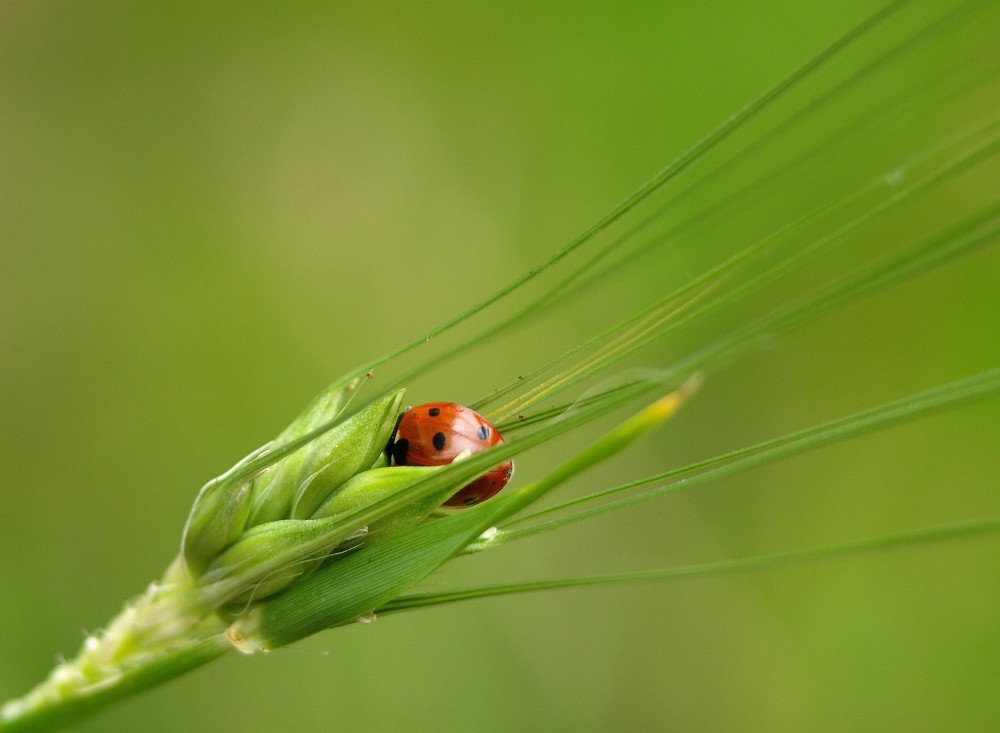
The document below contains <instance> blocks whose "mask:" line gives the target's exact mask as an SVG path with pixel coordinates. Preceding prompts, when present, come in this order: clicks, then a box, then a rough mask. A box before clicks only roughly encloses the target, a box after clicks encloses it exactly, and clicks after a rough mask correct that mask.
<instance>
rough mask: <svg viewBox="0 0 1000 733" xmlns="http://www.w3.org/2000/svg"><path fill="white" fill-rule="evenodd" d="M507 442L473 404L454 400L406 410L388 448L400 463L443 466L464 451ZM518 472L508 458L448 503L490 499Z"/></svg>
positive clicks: (474, 451)
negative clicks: (456, 402) (460, 403)
mask: <svg viewBox="0 0 1000 733" xmlns="http://www.w3.org/2000/svg"><path fill="white" fill-rule="evenodd" d="M500 443H503V438H502V437H500V433H498V432H497V429H496V428H495V427H493V426H492V425H490V423H489V421H487V420H486V418H484V417H483V416H482V415H480V414H479V413H478V412H476V411H475V410H473V409H472V408H470V407H464V406H463V405H456V404H455V403H454V402H428V403H427V404H425V405H417V406H416V407H411V408H409V409H407V410H406V412H404V413H403V414H402V416H401V417H400V418H399V422H398V423H397V424H396V432H395V434H394V435H393V437H392V438H391V439H390V440H389V445H388V447H387V450H388V452H389V454H390V456H391V458H392V462H393V463H394V464H395V465H397V466H443V465H446V464H448V463H451V462H452V461H454V460H455V458H457V457H458V455H459V454H460V453H463V452H465V451H469V452H471V453H478V452H479V451H481V450H486V449H487V448H490V447H492V446H494V445H499V444H500ZM513 472H514V463H513V462H512V461H510V460H507V461H504V462H503V463H501V464H500V465H499V466H496V467H495V468H492V469H490V470H489V471H488V472H487V473H485V474H483V475H482V476H480V477H479V478H477V479H476V480H475V481H473V482H472V483H470V484H469V485H468V486H466V487H465V488H463V489H461V490H460V491H459V492H458V493H456V494H455V495H454V496H452V497H451V498H450V499H448V501H446V502H445V503H444V506H446V507H466V506H472V505H473V504H478V503H480V502H482V501H486V500H487V499H489V498H490V497H491V496H493V495H495V494H496V493H497V492H498V491H500V489H502V488H503V487H504V486H505V485H506V484H507V482H508V481H509V480H510V477H511V474H512V473H513Z"/></svg>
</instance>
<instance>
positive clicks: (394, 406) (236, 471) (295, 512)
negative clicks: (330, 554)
mask: <svg viewBox="0 0 1000 733" xmlns="http://www.w3.org/2000/svg"><path fill="white" fill-rule="evenodd" d="M356 386H357V384H356V380H355V381H352V382H349V383H348V384H347V385H346V386H339V384H338V385H334V387H331V388H330V389H329V390H327V391H326V392H325V393H323V395H321V396H320V398H319V399H317V400H316V401H314V402H313V404H312V405H310V407H309V408H308V409H307V410H306V411H305V412H303V413H302V414H301V415H300V416H299V417H298V418H297V419H296V420H295V421H294V422H293V423H292V424H291V425H289V426H288V428H286V429H285V431H284V432H283V433H282V434H281V435H280V436H278V438H277V439H276V440H275V441H274V442H273V443H269V444H268V445H266V446H264V447H263V448H261V449H259V450H257V451H255V452H254V453H251V454H250V455H249V456H247V457H246V458H244V459H243V460H242V461H240V462H239V463H237V464H236V465H235V466H234V467H233V468H232V469H230V470H229V471H228V472H226V473H225V474H223V475H222V476H220V477H219V478H216V479H213V480H212V481H210V482H209V483H208V484H206V485H205V487H204V488H203V489H202V490H201V492H200V493H199V495H198V498H197V500H196V501H195V504H194V507H193V508H192V509H191V515H190V517H189V518H188V523H187V527H186V528H185V532H184V540H183V543H182V554H183V557H184V562H185V563H186V565H187V568H188V571H189V572H191V573H192V574H193V575H194V576H196V577H197V576H200V575H202V574H203V573H205V572H206V571H209V570H211V571H212V574H213V575H214V576H216V577H218V575H219V571H220V570H222V569H226V568H229V569H235V568H237V567H238V568H240V572H247V569H248V568H253V567H254V562H253V561H252V559H251V557H250V556H248V553H251V554H254V553H256V554H261V555H263V554H266V553H267V552H268V551H269V550H270V549H272V548H273V545H274V544H275V543H276V542H277V543H279V544H280V540H278V539H277V538H278V537H281V536H283V535H285V534H289V535H294V536H297V533H298V532H299V530H298V529H294V528H293V525H283V526H282V525H281V523H282V522H285V521H287V520H290V519H306V518H308V517H309V516H310V515H311V514H312V513H313V511H314V510H315V509H316V508H317V507H318V506H319V505H320V504H322V503H323V502H324V501H326V500H327V499H328V498H329V497H330V496H331V495H332V494H333V493H334V492H335V491H336V490H337V489H338V488H340V486H341V485H342V484H343V483H344V482H345V481H347V480H348V479H349V478H350V477H351V476H353V475H354V474H355V473H357V472H359V471H363V470H364V469H366V468H368V467H370V466H371V465H372V464H373V463H374V462H375V460H376V458H377V457H378V456H379V454H380V453H381V452H382V449H383V448H384V447H385V445H386V443H387V442H388V440H389V436H390V435H391V433H392V429H393V427H394V426H395V423H396V418H397V415H398V413H399V406H400V403H401V401H402V399H403V392H402V390H400V391H398V392H393V393H390V394H387V395H385V396H383V397H381V398H380V399H378V400H375V401H374V402H372V403H371V404H370V405H369V406H367V407H366V408H364V409H362V410H361V411H359V412H358V413H357V414H355V415H353V416H351V417H349V418H348V419H346V420H345V421H344V422H342V423H340V424H339V425H335V426H334V427H332V428H330V429H329V430H326V431H325V432H319V434H318V435H314V433H317V432H318V431H322V429H323V426H325V425H327V424H328V423H330V422H331V421H332V420H335V419H336V418H337V417H338V415H339V414H340V413H341V411H342V410H343V408H344V406H345V404H346V402H347V400H348V398H349V396H350V393H351V392H353V390H354V389H356ZM303 441H305V442H304V444H302V443H303ZM269 461H270V465H267V463H268V462H269ZM259 464H264V465H259ZM258 466H259V467H258ZM276 524H277V525H279V526H272V525H276ZM307 526H308V525H307ZM255 527H261V528H262V529H261V530H260V531H257V532H253V531H252V529H253V528H255ZM248 529H249V530H251V532H248V533H247V534H246V535H244V532H245V531H246V530H248ZM264 538H269V539H268V540H267V541H265V540H264ZM335 540H336V538H334V539H331V542H333V543H334V544H335ZM250 547H255V548H259V549H258V550H256V551H253V552H251V550H250V549H249V548H250ZM226 548H230V549H229V550H227V551H226V552H225V553H223V550H226ZM220 553H223V554H222V555H221V556H220ZM223 557H225V558H227V559H226V560H223V559H222V558H223ZM236 558H238V560H236ZM220 563H222V564H221V565H220Z"/></svg>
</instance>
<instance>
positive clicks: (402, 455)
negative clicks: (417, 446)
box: [392, 438, 410, 466]
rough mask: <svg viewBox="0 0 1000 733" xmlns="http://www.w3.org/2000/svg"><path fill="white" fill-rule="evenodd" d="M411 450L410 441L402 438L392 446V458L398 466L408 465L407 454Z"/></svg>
mask: <svg viewBox="0 0 1000 733" xmlns="http://www.w3.org/2000/svg"><path fill="white" fill-rule="evenodd" d="M408 450H410V441H408V440H407V439H406V438H400V439H399V440H397V441H396V442H395V443H394V444H393V446H392V457H393V459H394V460H395V461H396V465H397V466H405V465H406V452H407V451H408Z"/></svg>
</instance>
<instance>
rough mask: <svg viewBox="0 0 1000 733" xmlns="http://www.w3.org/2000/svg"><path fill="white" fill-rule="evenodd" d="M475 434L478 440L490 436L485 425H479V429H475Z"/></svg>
mask: <svg viewBox="0 0 1000 733" xmlns="http://www.w3.org/2000/svg"><path fill="white" fill-rule="evenodd" d="M476 435H478V436H479V439H480V440H486V439H487V438H488V437H490V429H489V428H488V427H486V426H485V425H480V426H479V430H477V431H476Z"/></svg>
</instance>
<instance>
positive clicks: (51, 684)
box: [0, 634, 232, 733]
mask: <svg viewBox="0 0 1000 733" xmlns="http://www.w3.org/2000/svg"><path fill="white" fill-rule="evenodd" d="M230 649H232V647H231V646H230V644H229V642H228V641H226V639H225V637H224V636H222V635H221V634H217V635H215V636H210V637H208V638H207V639H202V640H201V641H198V642H194V643H191V644H187V645H185V646H183V647H181V648H178V649H173V650H170V651H168V652H164V653H162V654H160V655H159V656H156V657H152V658H150V659H149V660H148V661H146V662H144V663H143V664H140V665H138V666H135V667H133V668H130V669H128V670H125V671H123V672H121V673H120V674H119V675H117V676H115V677H113V678H111V679H108V680H103V681H101V682H99V683H94V684H92V685H90V686H87V687H83V688H78V689H75V690H74V692H73V693H72V694H59V684H58V683H59V680H58V679H56V674H55V673H54V674H53V675H52V676H50V677H49V679H48V680H46V681H45V682H43V683H42V684H41V685H39V686H38V687H37V688H36V689H35V690H33V691H32V692H30V693H28V694H27V695H25V696H24V697H22V698H18V699H16V700H11V701H10V702H8V703H7V704H6V705H4V707H3V711H2V713H0V732H2V733H15V731H16V732H17V733H27V732H28V731H32V732H33V733H44V732H45V731H56V730H60V729H62V728H65V727H67V726H69V725H72V724H74V723H77V722H79V721H80V720H82V719H83V718H85V717H87V716H89V715H91V714H93V713H96V712H98V711H99V710H102V709H104V708H106V707H108V706H109V705H111V704H113V703H115V702H118V701H119V700H124V699H125V698H128V697H131V696H133V695H135V694H137V693H139V692H142V691H143V690H146V689H149V688H150V687H155V686H156V685H160V684H162V683H164V682H167V681H168V680H171V679H173V678H174V677H179V676H180V675H182V674H184V673H186V672H190V671H191V670H193V669H195V668H196V667H200V666H201V665H203V664H207V663H208V662H211V661H212V660H213V659H215V658H216V657H219V656H222V654H224V653H225V652H227V651H229V650H230ZM57 671H58V670H57Z"/></svg>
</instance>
